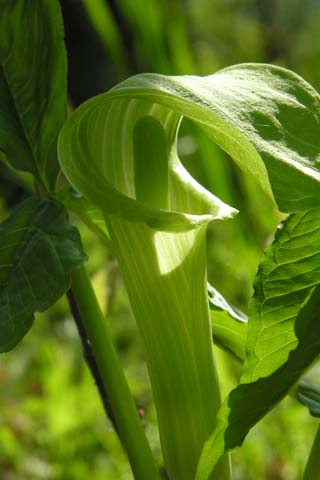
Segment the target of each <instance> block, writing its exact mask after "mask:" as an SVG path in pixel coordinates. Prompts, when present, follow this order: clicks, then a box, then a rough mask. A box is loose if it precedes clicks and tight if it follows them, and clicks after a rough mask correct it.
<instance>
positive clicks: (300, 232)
mask: <svg viewBox="0 0 320 480" xmlns="http://www.w3.org/2000/svg"><path fill="white" fill-rule="evenodd" d="M319 260H320V210H318V209H314V210H310V211H308V212H304V213H299V214H293V215H290V216H289V217H288V219H287V220H285V221H284V222H283V223H282V224H280V226H279V229H278V230H277V233H276V236H275V240H274V242H273V243H272V245H271V246H270V247H269V248H268V249H267V250H266V252H265V254H264V256H263V259H262V261H261V263H260V265H259V270H258V273H257V276H256V278H255V281H254V295H253V297H252V300H251V302H250V305H249V319H250V320H249V329H248V339H247V345H246V350H247V356H246V360H245V365H244V372H243V377H242V380H243V382H246V383H249V382H252V381H254V380H257V379H258V378H260V377H266V376H268V375H269V374H270V373H272V372H273V371H275V370H276V369H277V368H278V367H279V366H281V365H282V364H283V363H284V362H285V361H286V360H287V358H288V354H289V352H290V351H291V350H294V348H295V347H296V345H297V339H296V336H295V332H294V322H295V319H296V317H297V315H298V313H299V310H300V309H301V306H302V304H303V303H304V301H305V299H306V298H307V297H308V296H309V294H310V291H311V289H312V288H314V287H315V286H317V285H318V284H319V283H320V262H319Z"/></svg>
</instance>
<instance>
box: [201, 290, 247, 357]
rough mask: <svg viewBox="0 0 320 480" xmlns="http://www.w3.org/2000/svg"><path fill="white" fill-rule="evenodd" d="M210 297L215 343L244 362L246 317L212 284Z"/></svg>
mask: <svg viewBox="0 0 320 480" xmlns="http://www.w3.org/2000/svg"><path fill="white" fill-rule="evenodd" d="M208 295H209V306H210V313H211V324H212V336H213V341H214V343H217V344H218V345H219V346H220V347H221V348H223V349H224V350H226V351H227V352H229V353H231V354H232V355H234V356H235V357H236V358H237V359H238V360H240V361H243V360H244V358H245V344H246V338H247V331H248V324H247V320H248V319H247V317H246V315H244V314H243V313H242V312H240V311H239V310H238V309H236V308H234V307H233V306H232V305H230V304H229V303H228V302H227V301H226V300H225V299H224V298H223V296H222V295H221V294H220V293H219V292H218V291H217V290H216V289H215V288H214V287H213V286H212V285H210V284H208Z"/></svg>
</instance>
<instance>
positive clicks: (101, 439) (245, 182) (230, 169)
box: [0, 0, 320, 480]
mask: <svg viewBox="0 0 320 480" xmlns="http://www.w3.org/2000/svg"><path fill="white" fill-rule="evenodd" d="M61 7H62V12H63V17H64V23H65V35H66V45H67V51H68V61H69V75H68V85H69V94H70V105H72V106H73V107H76V106H77V105H79V104H80V103H82V102H83V101H84V100H86V99H87V98H89V97H90V96H92V95H95V94H97V93H100V92H104V91H106V90H108V89H109V88H111V87H112V86H113V85H115V84H116V83H118V82H119V81H121V80H123V79H125V78H126V77H127V76H130V75H133V74H135V73H140V72H146V71H152V72H159V73H165V74H175V75H180V74H200V75H207V74H210V73H213V72H215V71H216V70H218V69H220V68H223V67H225V66H228V65H232V64H235V63H241V62H271V63H276V64H278V65H282V66H285V67H288V68H291V69H293V70H295V71H296V72H297V73H299V74H300V75H302V76H303V77H304V78H305V79H306V80H308V81H309V82H310V83H311V84H313V86H314V87H316V88H318V89H319V88H320V43H319V42H318V38H319V35H318V32H319V30H320V2H319V1H318V0H304V1H301V0H82V1H81V0H61ZM0 15H1V12H0ZM179 151H180V156H181V159H182V160H183V162H184V164H185V166H186V167H187V168H188V169H189V171H190V172H191V173H192V175H193V176H194V177H195V178H197V179H198V180H199V181H200V182H201V183H202V184H203V185H204V186H205V187H206V188H208V189H209V190H211V191H213V192H214V193H215V194H216V195H217V196H219V197H220V198H221V199H222V200H224V201H225V202H227V203H229V204H230V205H232V206H234V207H236V208H238V209H239V210H240V213H239V215H238V217H237V218H236V219H234V220H231V221H225V222H216V223H214V224H212V225H211V226H210V228H209V231H208V247H207V248H208V277H209V280H210V281H211V282H212V283H213V284H214V286H215V287H216V288H217V289H218V290H220V291H221V292H222V293H223V294H224V295H225V296H226V297H227V299H228V300H230V301H231V302H232V303H233V304H234V305H236V306H237V307H239V308H241V309H243V310H244V311H246V309H247V303H248V299H249V297H250V295H251V293H252V292H251V285H252V280H253V277H254V274H255V270H256V267H257V264H258V262H259V258H260V256H261V253H262V251H263V249H264V248H265V246H266V245H267V244H268V243H269V242H270V241H271V240H272V235H273V232H274V229H275V227H276V225H277V223H278V221H279V219H280V216H279V214H277V212H276V211H275V210H274V208H273V206H272V204H271V203H270V201H269V200H268V199H267V198H266V197H265V196H264V194H263V193H262V192H261V191H260V190H259V188H258V186H257V185H256V184H255V183H254V181H253V180H252V179H250V178H248V177H247V176H246V175H244V174H243V173H242V172H240V171H239V169H238V168H237V167H236V166H235V164H234V163H233V162H232V161H231V159H229V158H228V157H227V156H226V155H225V154H224V152H222V151H220V150H219V149H218V147H217V146H215V145H214V144H213V143H212V142H211V141H209V140H208V139H207V138H206V137H205V136H204V134H202V132H200V131H199V130H198V129H196V128H195V126H194V125H192V124H191V123H190V122H187V121H184V122H183V124H182V128H181V132H180V139H179ZM0 194H1V216H2V218H4V217H5V216H6V215H7V214H8V212H9V211H10V209H12V208H13V207H14V206H15V205H16V204H17V203H18V202H19V201H20V200H21V199H22V198H23V197H24V196H25V195H26V192H25V191H24V188H23V185H22V184H19V183H17V182H16V179H15V178H13V177H12V175H11V173H10V171H8V170H6V168H5V167H4V166H1V167H0ZM73 220H74V222H75V223H77V224H78V222H77V220H76V219H75V218H74V219H73ZM78 226H79V228H80V230H81V234H82V238H83V242H84V245H85V249H86V252H87V253H88V255H89V261H88V264H87V267H88V269H89V271H90V273H91V275H92V278H93V279H94V285H95V288H96V291H97V294H98V297H99V300H100V302H101V305H102V307H103V309H104V311H105V312H106V313H107V315H108V319H109V321H110V323H111V326H112V330H113V335H114V342H115V344H116V346H117V349H118V351H119V354H120V356H121V359H122V362H123V366H124V368H125V371H126V375H127V378H128V381H129V383H130V386H131V388H132V392H133V394H134V396H135V399H136V402H137V405H138V406H139V408H141V412H142V415H143V422H144V424H145V428H146V432H147V435H148V437H149V439H150V442H151V445H152V449H153V452H154V455H155V456H156V458H157V459H158V461H159V464H161V452H160V447H159V439H158V434H157V426H156V416H155V411H154V407H153V402H152V394H151V391H150V385H149V381H148V375H147V371H146V367H145V364H144V357H143V352H142V348H141V342H140V338H139V334H138V332H137V330H136V326H135V323H134V321H133V319H132V316H131V314H130V308H129V306H128V301H127V297H126V294H125V291H124V289H123V285H122V280H121V275H120V273H119V271H118V267H117V264H116V262H115V261H114V259H113V258H112V257H111V256H110V255H109V254H108V252H106V251H105V250H104V249H103V247H102V246H101V245H100V244H99V242H98V241H97V240H96V239H95V238H94V237H93V236H92V234H91V233H90V232H89V231H88V230H87V229H86V227H84V226H82V225H80V224H78ZM216 353H217V356H218V360H219V367H220V376H221V380H222V389H223V394H224V395H225V394H226V393H227V392H228V390H229V389H230V388H232V387H233V386H234V385H235V384H236V382H237V380H238V378H239V373H240V366H239V365H238V364H236V363H235V362H234V361H233V360H232V359H230V358H229V357H227V355H226V354H225V353H223V352H221V351H218V350H217V352H216ZM317 373H319V369H318V368H317V366H316V367H315V370H314V375H316V374H317ZM316 426H317V422H316V421H315V420H314V419H312V418H311V417H310V416H309V414H308V412H307V410H306V409H305V408H304V407H302V406H300V405H299V404H297V403H296V402H294V401H293V400H292V399H290V398H286V399H285V400H284V401H283V402H281V404H280V405H279V406H278V407H277V408H276V409H275V410H274V411H273V412H271V413H270V414H269V415H268V416H267V418H265V419H264V420H263V421H262V422H261V424H259V425H258V426H257V427H256V428H254V429H253V430H252V432H251V433H250V434H249V436H248V437H247V439H246V441H245V444H244V446H243V447H242V448H241V449H240V450H237V451H236V452H235V453H233V454H232V459H233V469H234V479H235V480H250V479H252V480H253V479H270V480H278V479H279V480H280V479H285V480H298V479H299V478H301V475H302V471H303V467H304V463H305V460H306V456H307V455H308V451H309V448H310V445H311V443H312V437H313V434H314V432H315V428H316ZM0 479H1V480H40V479H44V480H87V479H94V480H100V479H101V480H102V479H104V480H105V479H110V480H113V479H115V480H116V479H117V480H118V479H121V480H131V479H132V475H131V473H130V468H129V466H128V463H127V461H126V458H125V455H124V454H123V452H122V449H121V446H120V444H119V441H118V438H117V435H116V434H115V433H114V431H113V429H112V427H111V425H110V422H109V421H108V420H107V419H106V417H105V414H104V411H103V408H102V404H101V401H100V399H99V397H98V395H97V390H96V387H95V385H94V382H93V380H92V377H91V376H90V374H89V372H88V369H87V367H86V364H85V362H84V360H83V356H82V347H81V344H80V341H79V338H78V334H77V330H76V327H75V325H74V322H73V320H72V318H71V315H70V312H69V310H68V305H67V302H66V300H65V299H61V300H60V301H59V302H57V304H56V305H55V306H54V307H52V308H51V309H50V310H49V311H48V312H47V313H46V314H43V315H38V316H37V319H36V322H35V326H34V328H33V329H32V330H31V332H30V333H29V334H28V335H27V337H26V338H25V339H24V340H23V342H22V343H21V344H20V345H19V346H18V347H17V348H16V349H15V350H14V351H13V352H10V353H8V354H5V355H2V356H1V359H0ZM146 480H148V479H146ZM311 480H312V479H311Z"/></svg>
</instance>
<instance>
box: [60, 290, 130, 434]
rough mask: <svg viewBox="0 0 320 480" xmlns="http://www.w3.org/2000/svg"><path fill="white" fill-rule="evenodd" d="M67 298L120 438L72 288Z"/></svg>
mask: <svg viewBox="0 0 320 480" xmlns="http://www.w3.org/2000/svg"><path fill="white" fill-rule="evenodd" d="M67 298H68V303H69V307H70V311H71V313H72V316H73V319H74V322H75V324H76V327H77V330H78V333H79V336H80V339H81V343H82V349H83V356H84V358H85V360H86V362H87V365H88V367H89V370H90V372H91V375H92V377H93V379H94V382H95V384H96V386H97V389H98V392H99V395H100V398H101V401H102V404H103V407H104V410H105V412H106V414H107V416H108V418H109V420H110V422H111V423H112V425H113V428H114V429H115V431H116V432H117V434H118V436H119V430H118V427H117V424H116V421H115V418H114V414H113V412H112V408H111V405H110V402H109V399H108V394H107V391H106V389H105V387H104V384H103V381H102V378H101V375H100V372H99V368H98V365H97V362H96V359H95V357H94V353H93V350H92V346H91V343H90V341H89V339H88V336H87V334H86V331H85V328H84V325H83V323H82V320H81V316H80V312H79V309H78V306H77V302H76V300H75V297H74V294H73V291H72V288H70V290H68V292H67ZM119 438H120V437H119ZM120 440H121V438H120Z"/></svg>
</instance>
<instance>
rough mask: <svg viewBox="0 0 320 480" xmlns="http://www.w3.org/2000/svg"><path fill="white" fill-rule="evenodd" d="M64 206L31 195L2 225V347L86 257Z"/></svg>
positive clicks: (12, 342)
mask: <svg viewBox="0 0 320 480" xmlns="http://www.w3.org/2000/svg"><path fill="white" fill-rule="evenodd" d="M85 258H86V257H85V254H84V252H83V249H82V245H81V241H80V236H79V233H78V231H77V230H76V228H75V227H73V226H71V225H70V224H69V223H68V217H67V213H66V211H65V209H64V208H63V206H61V205H58V204H56V203H53V202H51V201H50V200H43V199H40V198H38V197H31V198H29V199H27V200H25V201H24V202H23V203H21V204H20V205H19V207H18V208H17V209H16V210H14V211H13V212H12V214H11V215H10V216H9V217H8V218H7V219H6V220H5V221H4V222H3V223H2V224H1V226H0V351H1V352H6V351H8V350H11V349H12V348H13V347H14V346H15V345H16V344H17V343H18V342H19V341H20V340H21V339H22V338H23V336H24V335H25V334H26V333H27V331H28V330H29V329H30V327H31V325H32V323H33V319H34V313H35V312H43V311H44V310H46V309H47V308H48V307H50V305H52V304H53V303H54V302H55V301H56V300H57V299H58V298H59V297H60V296H61V295H62V294H63V293H64V292H65V291H66V290H67V289H68V287H69V285H70V278H69V274H70V272H71V271H72V270H73V269H74V268H76V267H78V266H79V265H81V263H82V262H83V261H84V260H85Z"/></svg>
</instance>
